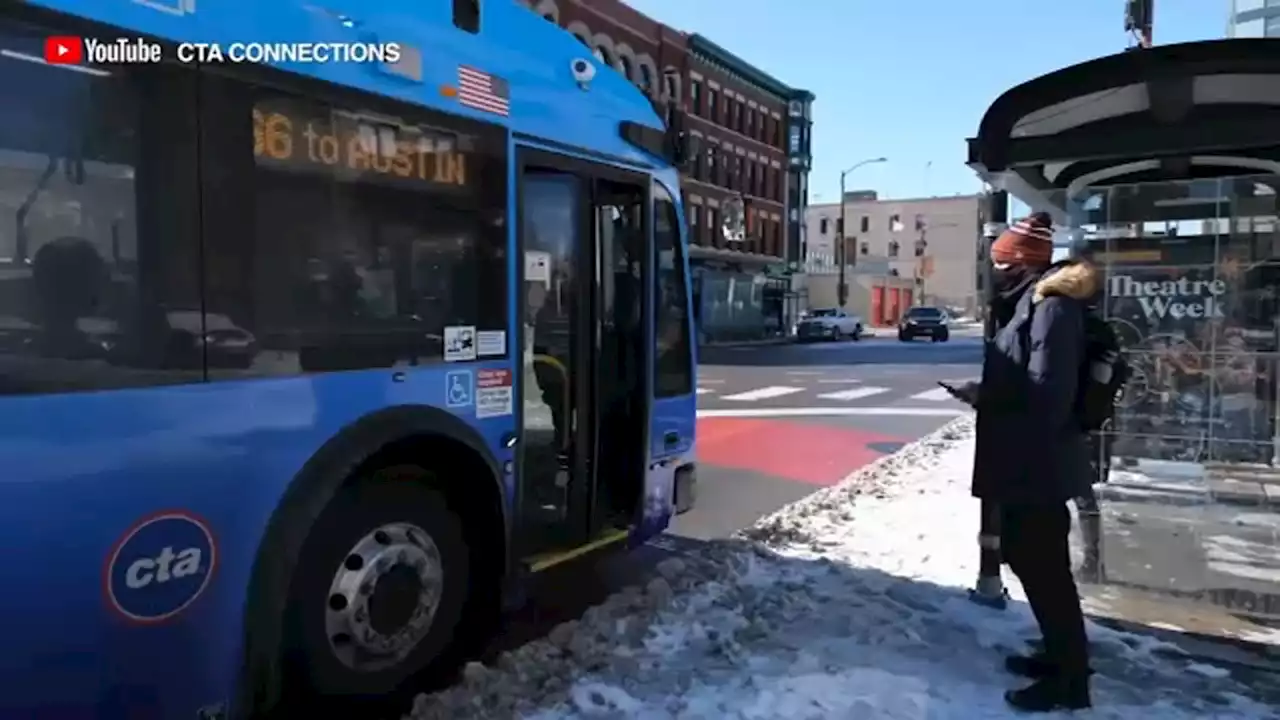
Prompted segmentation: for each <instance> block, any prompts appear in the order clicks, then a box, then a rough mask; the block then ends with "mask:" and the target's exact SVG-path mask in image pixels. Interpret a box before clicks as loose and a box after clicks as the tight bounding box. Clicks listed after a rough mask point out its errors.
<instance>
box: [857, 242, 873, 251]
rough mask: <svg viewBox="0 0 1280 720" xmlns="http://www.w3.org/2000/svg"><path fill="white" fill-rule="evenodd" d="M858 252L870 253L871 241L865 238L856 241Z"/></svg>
mask: <svg viewBox="0 0 1280 720" xmlns="http://www.w3.org/2000/svg"><path fill="white" fill-rule="evenodd" d="M858 254H859V255H870V254H871V243H869V242H867V241H866V240H863V241H862V242H860V243H858Z"/></svg>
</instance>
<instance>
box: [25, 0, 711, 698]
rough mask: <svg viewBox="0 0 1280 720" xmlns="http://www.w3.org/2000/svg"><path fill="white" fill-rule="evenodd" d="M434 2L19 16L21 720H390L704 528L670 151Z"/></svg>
mask: <svg viewBox="0 0 1280 720" xmlns="http://www.w3.org/2000/svg"><path fill="white" fill-rule="evenodd" d="M339 4H340V5H342V4H348V5H351V3H339ZM443 7H450V10H449V11H447V12H441V11H440V10H441V8H443ZM441 8H436V9H434V10H424V9H423V8H422V7H421V6H420V4H418V3H412V2H407V0H395V1H393V2H389V3H384V4H383V5H381V6H380V7H379V8H378V9H366V8H362V7H360V8H358V7H355V6H354V5H352V7H350V8H347V9H346V10H347V11H346V12H337V11H330V10H328V9H320V8H315V7H312V6H309V5H306V4H303V3H297V2H283V3H272V4H270V5H269V6H263V5H261V4H260V3H257V4H253V3H247V2H239V1H237V2H227V3H221V4H201V6H200V7H199V8H198V9H197V8H196V6H195V3H192V2H181V3H176V4H164V3H151V2H146V3H143V2H129V3H99V2H91V1H89V0H35V1H33V2H28V3H22V4H20V5H6V6H5V7H4V9H3V10H0V51H2V52H0V76H2V77H4V78H5V82H4V83H2V84H0V108H3V109H2V110H0V205H4V206H5V207H6V208H7V209H8V210H9V211H11V217H12V218H13V219H14V221H15V222H14V227H15V228H16V233H0V246H2V248H0V249H3V252H0V405H3V408H2V410H3V412H0V459H2V460H3V461H4V464H5V467H6V468H7V475H6V477H8V478H10V479H11V481H10V482H7V483H3V484H0V493H4V494H5V498H4V500H5V502H3V503H0V543H3V546H4V547H9V548H26V549H27V551H28V552H29V553H30V555H31V558H30V559H31V562H24V563H20V564H12V565H9V566H7V567H6V569H5V570H3V571H0V579H2V580H4V581H5V582H7V583H9V584H11V585H13V586H15V587H23V588H25V591H24V592H23V593H20V594H11V595H10V596H8V597H7V599H6V600H5V601H4V605H3V610H4V613H3V615H4V616H5V617H8V618H10V619H11V622H10V623H9V624H8V625H6V628H5V632H6V635H5V637H6V643H5V651H4V662H3V663H0V684H2V685H3V686H4V687H5V689H6V692H5V693H4V695H3V696H0V717H6V718H7V717H44V716H56V717H95V718H101V719H103V720H113V719H116V718H119V719H121V720H123V719H125V718H128V719H129V720H135V719H136V718H144V717H164V718H169V717H203V718H224V717H225V718H232V717H235V718H261V717H277V716H280V715H284V714H291V713H294V712H298V711H301V709H302V708H308V707H324V708H325V709H326V710H329V711H333V710H335V709H339V708H342V709H349V710H351V711H356V709H359V711H360V712H372V713H380V712H383V711H384V710H385V711H387V712H388V714H390V713H392V712H394V713H400V712H403V711H404V710H405V709H406V708H407V707H408V701H409V699H410V698H412V697H413V696H414V695H415V694H417V693H418V692H421V691H422V690H423V689H426V688H429V687H432V686H434V685H435V684H437V683H440V682H447V681H449V680H451V679H453V678H454V677H455V673H456V671H457V670H458V668H459V667H460V666H461V664H462V662H463V661H464V660H466V659H467V658H469V657H473V656H475V655H476V654H477V653H480V652H482V651H483V650H484V649H485V647H486V646H487V644H488V641H489V640H490V638H491V637H492V636H493V635H494V634H495V633H496V632H498V631H499V630H500V629H501V628H502V627H503V626H502V623H501V618H502V615H503V614H505V613H510V612H512V611H514V610H516V609H518V608H520V607H521V606H522V605H523V604H524V601H525V600H526V599H527V595H528V589H529V588H530V587H532V584H533V583H534V582H535V581H536V580H537V578H538V577H539V576H541V575H543V574H545V573H547V572H549V571H551V570H553V569H564V568H568V567H572V566H573V565H574V563H572V562H571V561H576V560H580V559H586V558H587V556H595V555H601V554H607V553H621V552H625V551H627V550H630V549H632V548H636V547H642V546H644V545H645V543H646V542H647V541H648V540H649V539H651V538H654V537H656V536H658V535H660V534H662V533H663V531H664V530H665V529H666V528H667V527H668V525H669V524H670V522H671V521H672V518H673V517H674V516H675V515H676V514H677V512H679V511H683V510H687V509H689V507H690V506H691V504H692V501H693V498H694V496H695V492H694V489H693V487H694V484H695V483H696V477H697V474H696V468H695V464H694V457H695V436H696V419H695V407H696V400H695V397H694V396H695V362H696V353H695V347H694V340H693V328H692V326H691V322H690V315H691V312H690V300H691V298H690V294H691V293H690V287H689V277H688V258H687V257H686V250H687V246H688V238H687V236H686V232H687V231H686V228H687V223H686V220H685V217H684V210H683V202H682V198H681V194H680V184H679V169H680V167H682V165H683V164H684V163H685V162H686V161H687V160H688V159H689V151H688V148H687V147H686V142H687V138H686V137H685V135H684V133H683V132H682V130H681V129H680V128H678V127H668V126H667V125H666V124H665V123H664V121H663V117H662V116H661V115H660V114H659V113H658V112H657V111H656V108H655V105H654V103H653V102H652V101H651V100H650V99H649V98H648V97H646V96H645V95H644V94H643V93H642V92H641V91H640V90H639V89H638V88H636V87H635V86H634V85H632V84H631V83H630V82H628V81H627V80H626V79H625V78H623V77H621V76H620V75H618V74H617V73H615V72H613V71H612V70H609V69H608V68H606V67H605V66H603V65H602V64H600V63H599V62H598V61H596V60H595V58H594V57H592V56H591V55H590V54H589V53H586V52H585V51H584V49H583V48H582V46H581V44H580V43H578V42H577V41H576V40H575V39H574V38H573V37H572V36H570V35H569V34H567V33H565V32H564V31H562V30H560V29H559V28H557V27H555V26H554V25H551V24H548V23H546V22H545V21H544V20H542V19H541V18H539V17H538V16H536V15H534V14H532V13H529V12H528V11H527V10H525V9H524V8H522V7H519V6H518V5H517V4H515V3H480V2H478V1H477V0H456V1H455V2H453V3H452V4H451V5H450V4H446V5H444V6H441ZM249 37H252V38H255V43H245V38H249ZM117 41H121V42H117ZM135 41H136V42H135ZM237 43H239V44H242V45H246V46H248V45H250V44H254V45H255V46H256V45H261V47H262V48H263V50H262V52H260V53H258V54H257V55H254V56H252V57H250V56H249V54H247V53H246V54H245V57H243V58H241V60H244V61H243V62H241V61H239V60H234V61H233V59H231V58H229V57H225V53H224V58H223V59H222V61H221V62H219V61H218V59H217V58H215V57H213V56H212V55H210V53H209V51H208V49H209V48H215V47H216V48H230V47H232V46H233V45H235V44H237ZM153 46H154V47H156V48H159V53H158V54H157V53H155V52H152V51H150V50H147V48H150V47H153ZM277 46H279V47H285V46H287V47H303V46H306V47H311V48H325V47H329V48H332V47H338V46H341V47H347V48H350V47H356V46H360V47H364V48H365V49H366V50H368V52H365V53H363V54H358V53H347V54H346V55H342V56H341V57H339V56H333V57H325V58H321V57H320V56H319V55H315V54H314V53H313V54H312V55H309V56H304V55H302V54H298V53H296V52H295V53H292V54H291V53H288V52H283V51H282V52H275V53H273V52H268V51H267V50H268V49H270V48H274V47H277ZM197 47H199V48H205V50H204V51H202V52H203V56H202V57H201V58H197V59H198V60H203V61H202V62H189V61H184V60H183V58H182V57H180V56H179V52H178V50H179V49H180V48H186V49H187V50H188V51H190V50H191V49H192V48H197ZM131 48H132V49H131ZM511 48H519V50H517V51H514V53H515V54H512V53H513V51H511V50H510V49H511ZM392 49H394V50H395V53H394V55H395V56H394V57H392V53H391V50H392ZM50 51H52V52H50ZM144 51H145V52H144ZM130 53H132V55H131V54H130ZM45 56H48V57H45ZM68 497H74V498H75V499H76V501H75V504H74V505H71V506H69V505H68V504H67V500H66V499H67V498H68ZM55 518H57V519H58V520H57V522H55V521H54V519H55ZM68 524H69V525H70V526H74V528H75V530H74V532H68V531H67V527H68V526H69V525H68ZM19 618H20V620H19Z"/></svg>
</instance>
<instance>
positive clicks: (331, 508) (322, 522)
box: [285, 468, 471, 701]
mask: <svg viewBox="0 0 1280 720" xmlns="http://www.w3.org/2000/svg"><path fill="white" fill-rule="evenodd" d="M414 470H416V468H415V469H414ZM423 474H424V475H425V473H423ZM393 523H404V524H409V525H412V526H415V527H417V528H420V529H421V530H422V531H423V532H424V533H425V534H426V535H427V536H428V537H429V538H430V540H431V542H432V543H434V545H435V548H436V549H437V550H438V556H439V560H440V568H441V573H440V574H441V578H442V581H441V584H440V599H439V603H438V605H437V609H436V611H435V614H434V616H433V617H432V619H431V621H430V623H429V625H428V628H427V629H426V631H425V635H423V636H422V637H421V639H420V640H419V641H418V642H417V643H416V645H415V646H414V647H413V649H412V650H411V651H409V652H408V654H407V655H406V656H405V657H403V658H402V659H401V660H399V661H398V662H396V663H395V664H393V665H389V666H388V667H385V668H379V669H376V670H372V671H365V672H361V671H357V670H354V669H352V668H350V667H349V666H348V665H346V664H344V663H343V662H341V661H340V660H339V659H338V657H337V655H336V654H335V652H334V650H333V649H332V646H331V643H330V637H329V632H328V630H327V629H326V616H327V614H328V613H329V611H330V610H331V609H332V606H331V605H330V603H331V600H332V598H331V593H330V589H331V585H332V583H333V582H334V578H335V576H336V575H337V574H338V573H339V572H341V570H342V569H343V568H344V567H349V566H348V565H346V563H347V562H348V558H349V557H350V556H351V550H352V549H353V548H354V547H355V546H356V544H357V543H358V542H360V540H361V538H364V537H366V536H368V535H369V534H370V533H373V532H374V531H375V530H376V529H378V528H380V527H385V526H387V525H389V524H393ZM470 562H471V560H470V554H469V552H468V549H467V545H466V543H465V541H464V538H463V532H462V522H461V519H460V518H458V517H457V515H455V514H454V513H453V512H452V511H451V510H450V509H449V507H448V505H447V504H446V503H445V501H444V498H443V497H441V495H440V494H439V493H437V492H435V491H434V490H432V489H431V488H430V487H427V486H426V485H425V484H423V482H421V478H419V479H404V478H403V473H398V474H397V477H395V478H394V479H380V478H379V479H372V480H368V481H363V482H356V483H353V484H351V485H349V486H347V487H344V488H343V489H342V490H341V491H339V493H338V494H337V495H336V496H335V497H334V499H333V501H332V502H330V503H329V505H328V506H327V507H326V508H325V510H324V512H323V513H322V514H321V515H320V517H319V518H318V519H317V521H316V523H315V525H314V526H313V527H312V529H311V531H310V533H309V534H308V536H307V539H306V541H305V542H304V544H303V547H302V553H301V555H300V557H299V562H298V565H297V570H296V572H295V575H294V577H293V579H292V581H291V582H290V585H289V603H288V610H287V612H286V618H287V622H288V623H289V628H290V631H291V632H290V633H289V635H288V640H287V646H286V651H285V653H286V662H287V665H289V666H291V667H290V669H289V671H288V672H289V674H290V675H292V676H293V677H294V678H296V681H297V682H299V683H302V684H303V685H304V688H303V689H304V692H305V694H306V695H307V696H309V697H310V699H311V700H312V701H317V700H324V699H328V698H331V699H333V700H355V701H359V700H365V699H369V700H373V699H377V700H381V701H387V700H389V699H390V697H389V696H400V695H402V694H403V693H405V692H412V691H414V690H415V689H416V683H415V684H414V686H413V687H410V686H406V682H407V681H410V680H415V679H419V678H422V679H424V680H426V681H427V682H434V681H435V679H436V676H438V675H444V674H446V673H449V672H452V671H453V670H456V668H454V667H444V666H443V665H445V664H454V663H456V661H457V660H456V657H457V656H456V654H455V653H453V652H450V650H451V645H452V644H453V640H454V637H455V634H456V633H457V632H458V630H459V628H458V625H459V622H460V620H461V618H462V616H463V608H464V606H465V604H466V602H467V596H468V588H469V580H470V575H471V568H470ZM403 567H404V568H406V569H407V568H408V566H403ZM400 580H401V581H403V574H402V575H401V577H400ZM353 607H354V606H353ZM370 614H372V613H370ZM424 676H425V677H424ZM428 678H429V679H428ZM410 697H411V696H410Z"/></svg>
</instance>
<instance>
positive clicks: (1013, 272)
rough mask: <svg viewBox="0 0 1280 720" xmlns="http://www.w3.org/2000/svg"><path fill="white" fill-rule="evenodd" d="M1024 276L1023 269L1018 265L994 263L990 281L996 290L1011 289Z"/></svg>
mask: <svg viewBox="0 0 1280 720" xmlns="http://www.w3.org/2000/svg"><path fill="white" fill-rule="evenodd" d="M1025 276H1026V272H1025V270H1024V269H1023V268H1022V267H1020V266H1018V265H996V266H995V267H993V268H992V270H991V279H992V283H993V284H994V285H995V289H996V291H997V292H1005V291H1007V290H1012V289H1013V288H1015V287H1017V286H1018V283H1020V282H1022V278H1023V277H1025Z"/></svg>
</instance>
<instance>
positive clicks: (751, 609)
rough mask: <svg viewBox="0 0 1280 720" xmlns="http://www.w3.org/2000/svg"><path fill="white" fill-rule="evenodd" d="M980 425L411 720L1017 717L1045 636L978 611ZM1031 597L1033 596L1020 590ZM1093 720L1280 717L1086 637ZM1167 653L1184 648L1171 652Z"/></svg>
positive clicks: (945, 432) (582, 625)
mask: <svg viewBox="0 0 1280 720" xmlns="http://www.w3.org/2000/svg"><path fill="white" fill-rule="evenodd" d="M972 433H973V425H972V419H971V418H967V417H966V418H961V419H959V420H957V421H955V422H953V423H951V424H950V425H948V426H947V427H945V428H943V429H942V430H940V431H939V432H937V433H935V434H933V435H931V436H929V437H927V438H924V439H923V440H921V441H919V442H916V443H913V444H912V445H909V446H907V447H906V448H904V449H903V450H902V451H900V452H898V453H896V454H894V455H892V456H889V457H887V458H884V459H882V460H880V461H878V462H877V463H875V464H873V465H871V466H869V467H868V468H865V469H864V470H862V471H860V472H859V473H857V474H855V475H854V476H852V477H850V478H849V479H848V480H846V481H845V482H843V483H842V484H841V485H839V486H837V487H834V488H831V489H828V490H824V491H822V492H819V493H817V494H816V495H814V496H811V497H810V498H807V499H806V500H803V501H801V502H799V503H797V504H795V505H793V506H791V507H789V508H786V509H784V510H783V511H781V512H779V513H777V514H775V515H774V516H772V517H769V518H766V519H764V520H763V521H761V522H760V523H759V524H757V525H756V526H755V527H754V528H751V529H750V530H748V531H746V532H745V533H744V537H743V538H742V539H741V540H737V541H726V542H719V543H708V544H706V545H704V546H701V547H699V548H698V549H696V550H695V551H693V552H691V553H689V554H687V555H686V556H685V557H683V558H681V559H677V558H672V559H669V560H666V561H664V563H663V564H662V565H661V566H660V568H659V571H660V577H658V578H656V579H653V580H651V581H650V582H649V584H648V585H647V586H646V587H644V588H635V589H631V590H627V591H624V592H622V593H619V594H618V595H615V596H614V597H612V598H611V599H609V600H608V601H607V602H605V603H604V604H603V605H600V606H598V607H596V608H593V609H591V610H590V611H588V612H587V614H586V615H585V616H584V617H583V618H582V619H581V620H579V621H576V622H571V623H567V624H565V625H563V626H560V627H558V628H556V629H555V630H554V631H553V632H552V633H551V634H550V636H549V637H548V638H546V639H544V640H539V641H536V642H533V643H530V644H529V645H526V646H524V647H522V648H520V649H518V650H516V651H513V652H511V653H508V654H507V655H505V656H503V657H502V658H501V660H500V661H499V662H498V664H497V666H496V667H491V668H490V667H482V666H480V665H478V664H472V665H471V666H469V667H468V668H467V670H466V673H465V675H466V679H465V681H464V682H463V683H461V684H460V685H458V686H457V687H454V688H452V689H450V690H448V691H446V692H444V693H441V694H438V695H435V696H430V697H428V696H423V697H419V698H418V701H417V703H416V704H415V707H414V710H413V715H412V717H413V718H415V719H417V720H426V719H427V718H454V717H485V718H494V719H498V718H528V719H529V720H553V719H554V720H558V719H560V718H619V719H622V718H641V719H652V720H658V719H661V718H673V719H676V718H678V719H682V720H684V719H687V720H694V719H701V718H706V719H707V720H713V719H714V720H718V719H720V718H744V719H745V718H750V719H757V718H758V719H761V720H763V719H766V718H778V719H780V720H783V719H785V720H806V719H809V718H813V719H818V718H857V719H858V720H876V719H888V718H893V719H903V720H925V719H931V720H932V719H937V720H944V719H952V718H954V719H955V720H975V719H978V718H1006V717H1016V715H1014V714H1013V713H1012V712H1011V711H1009V710H1008V709H1007V708H1006V707H1005V705H1004V701H1003V699H1002V692H1003V690H1005V689H1007V688H1010V687H1015V686H1017V685H1018V684H1019V683H1020V682H1021V681H1019V680H1017V679H1015V678H1012V677H1009V676H1008V675H1006V674H1005V673H1004V672H1003V670H1002V668H1001V662H1002V659H1003V656H1004V655H1005V654H1006V653H1008V652H1010V651H1014V650H1016V651H1024V650H1025V649H1026V646H1025V641H1026V640H1027V638H1030V637H1033V636H1034V635H1035V634H1036V633H1035V630H1034V622H1033V621H1032V619H1031V616H1030V612H1029V611H1028V610H1027V609H1026V607H1025V605H1023V604H1022V603H1021V602H1017V603H1014V604H1013V605H1012V606H1011V608H1010V609H1009V610H1007V611H1005V612H999V611H994V610H989V609H986V608H982V607H979V606H977V605H974V604H972V603H970V602H969V600H968V599H967V596H966V588H967V587H968V586H969V585H970V584H971V583H972V582H973V579H974V577H975V573H976V567H975V565H976V561H977V552H976V548H975V545H976V542H975V537H976V534H977V518H978V512H977V507H976V504H975V501H973V500H972V499H971V498H969V495H968V479H969V473H970V468H971V461H972ZM1010 590H1011V593H1012V595H1013V597H1014V599H1018V600H1020V592H1021V591H1020V588H1018V587H1016V584H1015V586H1014V587H1012V588H1011V589H1010ZM1090 636H1091V640H1092V641H1093V643H1094V645H1095V648H1096V649H1095V667H1096V669H1097V670H1098V674H1097V675H1096V676H1095V682H1094V703H1095V709H1094V710H1092V711H1090V712H1088V713H1082V714H1079V715H1078V716H1079V717H1090V718H1117V719H1118V718H1134V717H1154V718H1161V720H1177V719H1179V718H1187V719H1188V720H1189V719H1190V718H1221V719H1224V720H1225V719H1227V718H1231V719H1233V720H1252V719H1254V718H1257V719H1259V720H1261V719H1262V718H1273V717H1275V715H1274V711H1273V709H1272V708H1271V707H1268V706H1266V705H1264V704H1262V703H1261V702H1259V701H1258V700H1256V699H1251V698H1249V697H1247V695H1248V693H1249V692H1250V690H1249V688H1247V687H1246V686H1245V685H1244V684H1242V683H1241V682H1240V681H1238V680H1236V679H1233V677H1232V676H1231V674H1230V673H1229V672H1228V671H1226V670H1225V669H1222V668H1217V667H1210V666H1206V665H1203V664H1199V663H1196V662H1193V661H1191V660H1190V659H1183V658H1179V657H1178V656H1177V654H1176V651H1173V652H1172V653H1170V652H1164V653H1159V654H1157V653H1155V652H1153V651H1155V650H1157V649H1161V648H1163V649H1165V650H1172V649H1171V648H1170V647H1169V646H1167V645H1165V644H1164V643H1161V642H1160V641H1157V640H1155V639H1153V638H1151V637H1148V636H1144V635H1133V634H1126V633H1120V632H1116V631H1113V630H1108V629H1105V628H1102V627H1100V626H1091V627H1090ZM1170 655H1172V657H1171V656H1170Z"/></svg>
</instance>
